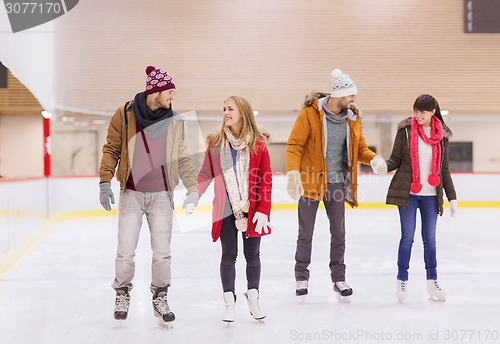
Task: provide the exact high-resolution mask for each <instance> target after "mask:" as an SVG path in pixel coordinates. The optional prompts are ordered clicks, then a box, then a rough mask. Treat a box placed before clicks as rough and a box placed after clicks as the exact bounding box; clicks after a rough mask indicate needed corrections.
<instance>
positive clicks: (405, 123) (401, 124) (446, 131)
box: [398, 117, 453, 139]
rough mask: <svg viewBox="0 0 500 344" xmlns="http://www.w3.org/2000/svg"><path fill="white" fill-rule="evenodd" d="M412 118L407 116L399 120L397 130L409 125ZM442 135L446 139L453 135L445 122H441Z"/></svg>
mask: <svg viewBox="0 0 500 344" xmlns="http://www.w3.org/2000/svg"><path fill="white" fill-rule="evenodd" d="M412 118H413V117H408V118H405V119H404V120H402V121H401V122H399V123H398V130H399V129H403V128H407V127H411V119H412ZM443 136H444V137H446V138H447V139H451V138H452V137H453V132H452V131H451V129H450V128H449V127H448V126H447V125H446V124H445V123H443Z"/></svg>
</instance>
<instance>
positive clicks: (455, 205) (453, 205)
mask: <svg viewBox="0 0 500 344" xmlns="http://www.w3.org/2000/svg"><path fill="white" fill-rule="evenodd" d="M457 211H458V201H457V200H456V199H452V200H451V201H450V214H451V216H455V215H457Z"/></svg>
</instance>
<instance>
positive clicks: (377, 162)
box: [370, 155, 387, 175]
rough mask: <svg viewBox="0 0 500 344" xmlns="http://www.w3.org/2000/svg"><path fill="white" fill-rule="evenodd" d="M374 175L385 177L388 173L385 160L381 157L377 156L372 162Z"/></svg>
mask: <svg viewBox="0 0 500 344" xmlns="http://www.w3.org/2000/svg"><path fill="white" fill-rule="evenodd" d="M370 165H371V166H372V170H373V173H375V174H381V175H384V174H386V173H387V163H386V162H385V160H384V158H382V157H381V156H380V155H375V157H374V158H373V159H372V160H371V161H370Z"/></svg>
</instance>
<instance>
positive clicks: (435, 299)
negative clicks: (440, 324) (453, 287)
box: [428, 297, 446, 303]
mask: <svg viewBox="0 0 500 344" xmlns="http://www.w3.org/2000/svg"><path fill="white" fill-rule="evenodd" d="M428 300H429V301H432V302H439V303H442V302H446V299H438V298H437V297H429V298H428Z"/></svg>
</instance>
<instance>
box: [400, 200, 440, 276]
mask: <svg viewBox="0 0 500 344" xmlns="http://www.w3.org/2000/svg"><path fill="white" fill-rule="evenodd" d="M417 208H418V209H420V217H421V220H422V242H423V243H424V262H425V270H426V272H427V279H428V280H429V279H437V270H436V267H437V259H436V222H437V217H438V210H437V209H438V207H437V198H436V196H418V195H413V194H410V198H409V200H408V205H407V206H406V207H401V206H398V209H399V219H400V221H401V240H400V241H399V250H398V279H399V280H402V281H407V280H408V269H409V268H410V256H411V247H412V245H413V238H414V237H415V227H416V222H417Z"/></svg>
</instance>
